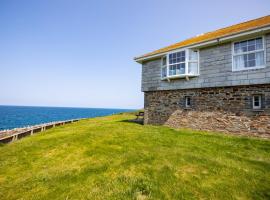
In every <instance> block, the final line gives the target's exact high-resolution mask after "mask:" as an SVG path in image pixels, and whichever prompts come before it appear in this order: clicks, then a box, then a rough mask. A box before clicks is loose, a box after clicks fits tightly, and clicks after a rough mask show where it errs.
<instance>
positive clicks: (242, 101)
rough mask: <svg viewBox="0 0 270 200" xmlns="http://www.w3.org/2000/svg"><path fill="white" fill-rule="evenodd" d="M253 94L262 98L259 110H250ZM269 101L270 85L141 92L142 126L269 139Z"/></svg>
mask: <svg viewBox="0 0 270 200" xmlns="http://www.w3.org/2000/svg"><path fill="white" fill-rule="evenodd" d="M254 94H261V95H262V99H263V105H262V106H263V107H262V110H260V111H255V110H253V109H252V96H253V95H254ZM186 96H189V97H191V107H190V108H188V109H186V108H185V97H186ZM269 102H270V84H263V85H250V86H233V87H215V88H201V89H199V88H197V89H187V90H166V91H151V92H145V124H163V125H168V126H170V127H176V128H180V127H183V128H193V129H198V130H212V131H221V132H232V133H238V134H253V135H258V134H259V135H263V136H268V137H270V104H269Z"/></svg>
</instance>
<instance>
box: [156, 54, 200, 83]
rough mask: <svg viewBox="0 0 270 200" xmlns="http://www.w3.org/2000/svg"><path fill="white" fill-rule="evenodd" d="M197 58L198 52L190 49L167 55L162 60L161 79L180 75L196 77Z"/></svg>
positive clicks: (197, 72)
mask: <svg viewBox="0 0 270 200" xmlns="http://www.w3.org/2000/svg"><path fill="white" fill-rule="evenodd" d="M198 57H199V55H198V51H196V50H195V51H194V50H191V49H186V50H182V51H178V52H174V53H169V54H168V55H167V56H165V57H163V58H162V66H161V77H162V78H170V77H179V76H181V75H183V76H189V75H198V74H199V67H198V65H199V64H198V60H199V58H198Z"/></svg>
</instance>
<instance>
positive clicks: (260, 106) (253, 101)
mask: <svg viewBox="0 0 270 200" xmlns="http://www.w3.org/2000/svg"><path fill="white" fill-rule="evenodd" d="M255 97H259V106H255ZM252 108H253V109H254V110H259V109H262V95H258V94H257V95H253V96H252Z"/></svg>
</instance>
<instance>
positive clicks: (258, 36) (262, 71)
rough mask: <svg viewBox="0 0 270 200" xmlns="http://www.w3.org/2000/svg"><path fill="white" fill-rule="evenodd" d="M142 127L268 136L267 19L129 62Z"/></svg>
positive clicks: (269, 69) (269, 64)
mask: <svg viewBox="0 0 270 200" xmlns="http://www.w3.org/2000/svg"><path fill="white" fill-rule="evenodd" d="M135 61H136V62H138V63H140V64H141V65H142V91H143V92H144V108H145V118H144V123H145V124H165V125H168V126H172V127H186V128H193V129H200V130H215V131H224V132H232V133H247V134H256V135H267V134H270V16H265V17H261V18H258V19H255V20H251V21H247V22H243V23H240V24H236V25H232V26H229V27H226V28H222V29H219V30H216V31H212V32H208V33H204V34H200V35H197V36H196V37H192V38H190V39H187V40H184V41H181V42H178V43H176V44H173V45H170V46H167V47H165V48H161V49H159V50H156V51H153V52H151V53H148V54H145V55H142V56H139V57H135Z"/></svg>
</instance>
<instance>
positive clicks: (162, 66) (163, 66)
mask: <svg viewBox="0 0 270 200" xmlns="http://www.w3.org/2000/svg"><path fill="white" fill-rule="evenodd" d="M165 57H166V64H165V65H163V59H164V58H165ZM167 59H168V58H167V55H166V56H162V57H161V74H160V75H161V79H166V78H167V77H168V68H167V66H168V61H167ZM165 67H166V76H165V77H163V76H162V73H163V72H162V70H163V68H165Z"/></svg>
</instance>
